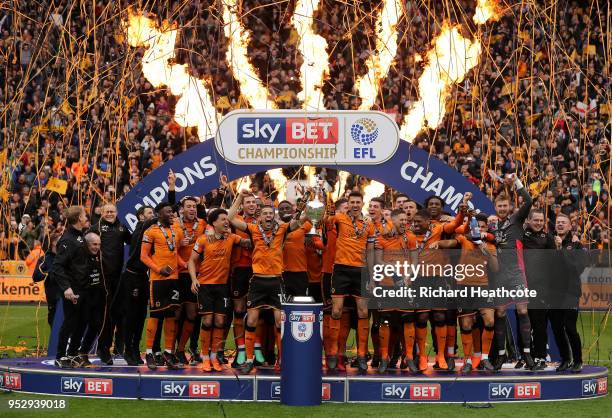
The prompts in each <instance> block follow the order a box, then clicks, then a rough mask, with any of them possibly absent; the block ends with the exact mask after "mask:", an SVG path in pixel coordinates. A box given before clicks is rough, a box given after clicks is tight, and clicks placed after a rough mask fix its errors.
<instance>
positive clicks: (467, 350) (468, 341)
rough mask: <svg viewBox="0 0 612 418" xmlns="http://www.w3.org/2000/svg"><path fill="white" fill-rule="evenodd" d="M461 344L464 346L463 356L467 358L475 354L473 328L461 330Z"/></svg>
mask: <svg viewBox="0 0 612 418" xmlns="http://www.w3.org/2000/svg"><path fill="white" fill-rule="evenodd" d="M461 345H462V346H463V357H464V358H465V359H466V360H467V359H468V358H470V357H471V356H472V354H473V352H472V348H473V340H472V331H471V330H470V331H466V332H464V331H463V330H461Z"/></svg>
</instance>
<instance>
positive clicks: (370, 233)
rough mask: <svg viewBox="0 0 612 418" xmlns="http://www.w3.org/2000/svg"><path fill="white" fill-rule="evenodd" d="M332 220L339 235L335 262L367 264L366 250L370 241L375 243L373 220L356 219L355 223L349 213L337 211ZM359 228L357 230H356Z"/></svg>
mask: <svg viewBox="0 0 612 418" xmlns="http://www.w3.org/2000/svg"><path fill="white" fill-rule="evenodd" d="M332 222H334V223H335V224H336V230H337V232H338V237H337V240H336V257H335V260H334V263H335V264H342V265H345V266H352V267H364V266H365V265H366V257H365V255H366V254H365V251H366V248H367V245H368V243H374V242H375V239H376V229H375V227H374V224H373V223H372V222H366V221H364V219H363V218H362V219H356V220H355V224H353V220H352V218H351V217H350V216H349V215H346V214H344V213H337V214H335V215H334V216H333V218H332ZM355 229H357V231H355Z"/></svg>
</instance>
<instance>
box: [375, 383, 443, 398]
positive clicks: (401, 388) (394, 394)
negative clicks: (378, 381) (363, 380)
mask: <svg viewBox="0 0 612 418" xmlns="http://www.w3.org/2000/svg"><path fill="white" fill-rule="evenodd" d="M440 394H441V392H440V385H439V384H437V383H436V384H430V383H418V384H417V383H412V384H409V383H383V384H382V399H383V400H393V401H397V400H411V401H438V400H440Z"/></svg>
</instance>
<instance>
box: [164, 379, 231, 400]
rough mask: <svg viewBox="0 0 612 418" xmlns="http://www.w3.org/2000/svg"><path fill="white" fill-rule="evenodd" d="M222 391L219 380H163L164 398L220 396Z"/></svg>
mask: <svg viewBox="0 0 612 418" xmlns="http://www.w3.org/2000/svg"><path fill="white" fill-rule="evenodd" d="M220 393H221V385H220V383H219V382H208V381H190V382H185V381H173V380H164V381H162V382H161V396H162V397H163V398H218V397H219V395H220Z"/></svg>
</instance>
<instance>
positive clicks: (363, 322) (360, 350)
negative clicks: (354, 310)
mask: <svg viewBox="0 0 612 418" xmlns="http://www.w3.org/2000/svg"><path fill="white" fill-rule="evenodd" d="M369 331H370V319H369V318H359V319H358V320H357V355H358V356H359V357H365V356H366V355H367V354H368V337H369V335H368V334H369Z"/></svg>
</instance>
